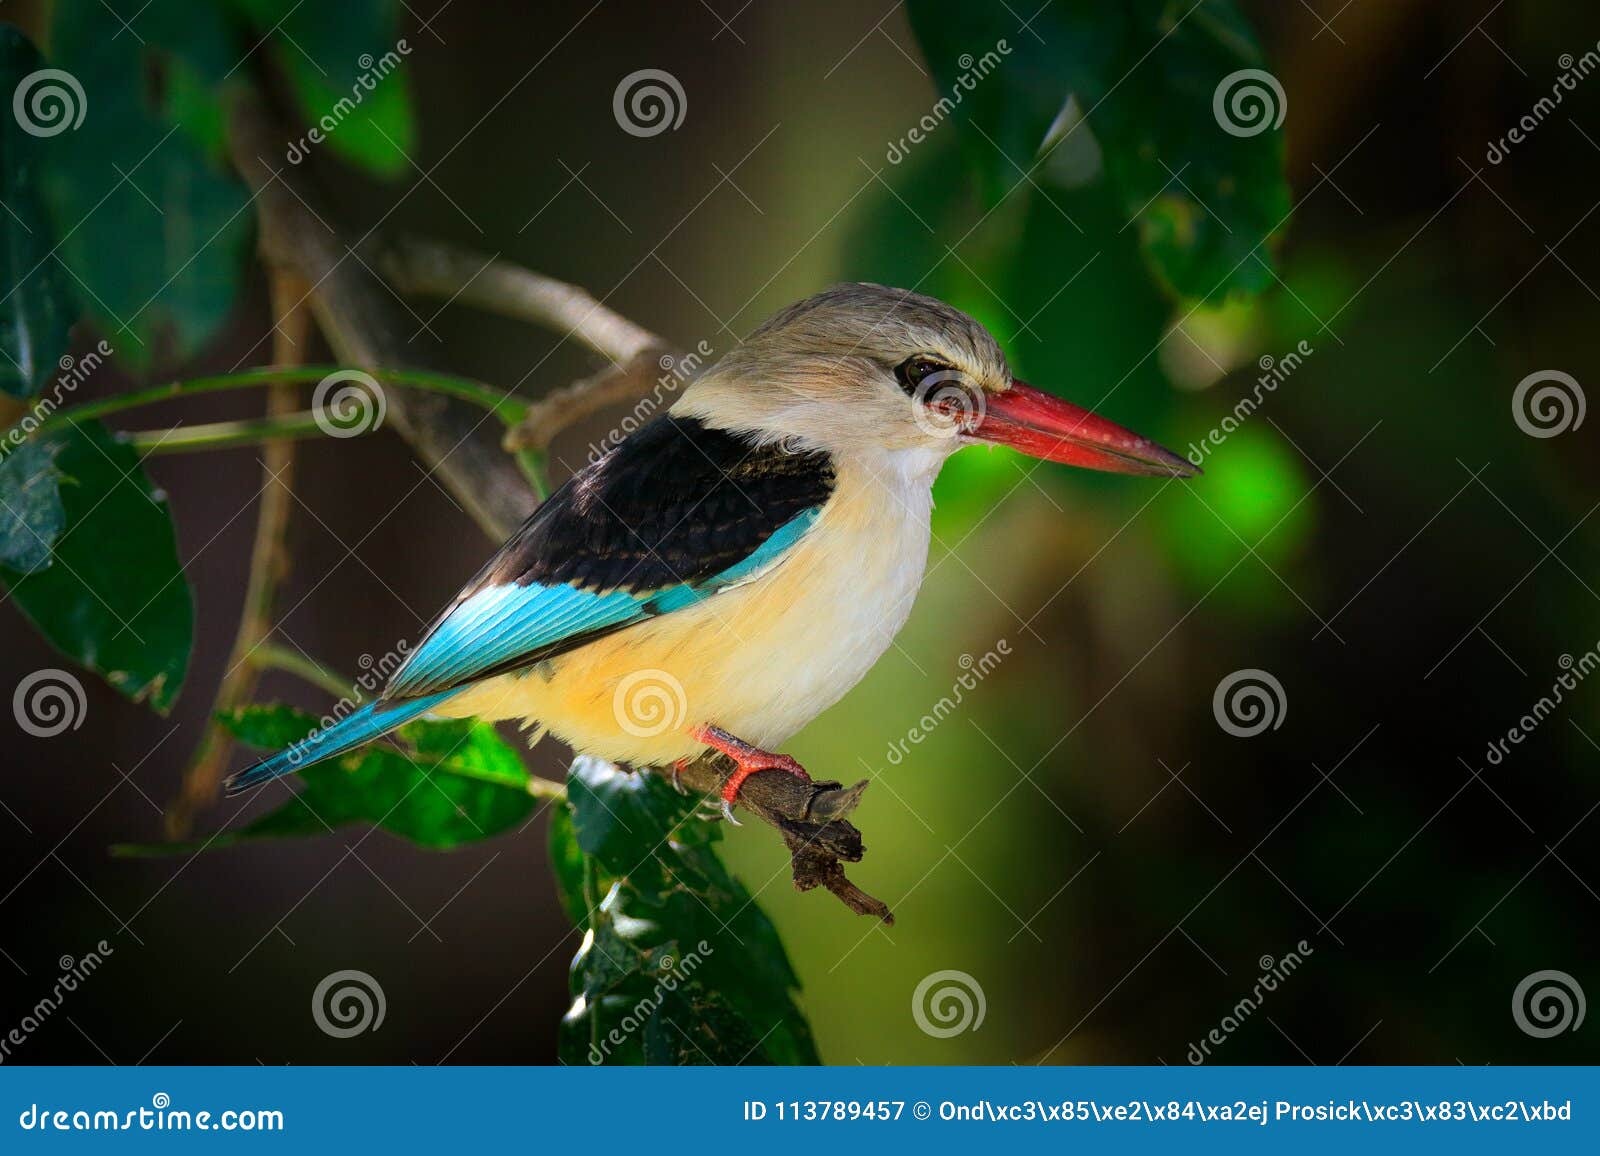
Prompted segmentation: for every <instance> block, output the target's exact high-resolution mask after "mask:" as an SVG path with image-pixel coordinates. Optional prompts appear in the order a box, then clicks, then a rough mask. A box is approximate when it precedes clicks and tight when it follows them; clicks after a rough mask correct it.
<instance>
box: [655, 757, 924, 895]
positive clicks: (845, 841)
mask: <svg viewBox="0 0 1600 1156" xmlns="http://www.w3.org/2000/svg"><path fill="white" fill-rule="evenodd" d="M732 773H733V761H732V760H731V759H729V758H728V757H727V756H725V755H720V754H716V753H715V752H708V753H707V754H706V755H704V756H702V757H701V758H699V759H696V760H695V761H694V762H692V763H690V764H689V765H688V766H686V767H684V768H683V770H682V771H681V772H680V774H679V778H680V780H681V781H682V782H683V784H684V786H686V787H688V788H689V789H690V790H693V791H698V792H700V793H702V794H705V795H708V796H712V795H716V794H717V793H718V792H720V791H721V790H722V785H723V784H724V783H725V782H727V780H728V776H729V775H730V774H732ZM866 789H867V781H866V780H865V779H863V780H862V781H861V782H859V783H857V784H856V785H855V786H853V787H846V786H844V785H843V784H842V783H837V782H803V781H801V780H800V779H798V778H796V777H795V776H793V775H789V774H785V773H783V772H781V771H763V772H761V773H759V774H755V775H751V776H750V777H749V778H748V779H746V780H745V783H744V786H742V787H740V788H739V805H740V806H741V807H743V808H745V809H746V810H747V811H749V812H750V813H751V814H753V815H755V816H756V818H758V819H760V820H761V821H762V822H763V823H768V824H770V825H771V826H773V827H775V828H777V830H778V833H779V834H780V835H782V836H783V841H784V843H785V844H786V845H787V846H788V848H789V855H790V858H791V869H792V872H793V875H794V885H795V889H796V890H797V891H810V890H811V889H812V888H813V887H818V886H821V887H826V888H827V889H828V890H829V891H831V892H832V893H833V894H834V895H836V896H837V897H838V898H839V901H840V902H841V903H843V904H844V905H845V906H846V907H848V908H849V909H850V910H851V911H854V912H855V913H856V914H857V915H871V916H874V917H876V918H878V919H881V920H883V922H885V923H889V924H892V923H893V922H894V915H893V914H892V913H891V912H890V910H889V906H888V904H886V903H884V902H883V901H882V900H881V899H875V898H873V897H872V896H871V895H868V894H867V893H866V892H865V891H863V890H861V889H860V888H859V887H857V886H856V885H855V884H854V883H852V882H850V880H849V879H847V878H846V877H845V873H844V866H843V864H844V863H859V862H861V857H862V856H863V855H865V854H866V848H865V847H864V846H863V845H862V843H861V832H860V831H858V830H856V828H855V826H854V825H853V824H852V823H849V822H847V821H846V816H847V815H849V814H850V812H852V811H854V810H855V808H856V805H857V804H858V803H860V802H861V795H862V793H863V792H864V791H866Z"/></svg>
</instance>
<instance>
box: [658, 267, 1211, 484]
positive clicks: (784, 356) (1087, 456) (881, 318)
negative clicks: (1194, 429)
mask: <svg viewBox="0 0 1600 1156" xmlns="http://www.w3.org/2000/svg"><path fill="white" fill-rule="evenodd" d="M673 412H674V413H676V414H678V415H680V416H693V417H698V418H700V419H702V420H704V421H706V422H708V423H709V424H712V425H715V426H718V427H720V428H724V429H735V430H742V431H746V432H748V433H751V434H753V435H755V436H756V437H758V438H759V439H760V440H762V441H780V440H781V441H786V442H788V443H791V444H797V445H800V446H804V447H807V448H817V449H823V450H826V451H828V452H829V453H831V454H835V455H840V456H844V457H872V456H876V455H881V454H885V453H890V454H894V453H897V452H900V453H904V454H905V455H907V456H908V457H910V458H912V459H915V460H918V461H923V462H925V463H927V465H929V466H930V467H931V468H932V469H934V470H936V469H937V467H938V464H939V463H941V462H942V461H943V460H944V458H945V457H947V456H948V455H949V454H950V453H952V452H954V451H955V450H957V449H960V448H961V447H962V446H966V445H973V444H979V443H989V444H994V445H1005V446H1010V447H1012V448H1013V449H1016V450H1020V451H1021V452H1023V453H1025V454H1029V455H1031V456H1033V457H1036V458H1043V459H1045V460H1047V461H1054V462H1066V463H1068V464H1070V465H1075V466H1085V467H1087V468H1089V469H1096V470H1111V471H1114V472H1117V473H1125V474H1150V475H1159V476H1177V477H1188V476H1191V475H1193V474H1195V473H1198V472H1199V471H1198V470H1197V469H1196V468H1195V467H1194V466H1192V465H1191V464H1190V463H1189V462H1187V461H1185V460H1184V459H1183V458H1181V457H1179V456H1178V455H1176V454H1174V453H1172V452H1171V451H1170V450H1167V449H1164V448H1162V447H1161V446H1159V445H1157V444H1156V443H1155V442H1152V441H1150V440H1149V439H1147V438H1143V437H1140V436H1139V435H1138V434H1135V433H1133V432H1132V431H1131V430H1127V429H1124V428H1123V427H1122V426H1120V425H1117V424H1115V423H1114V422H1110V421H1107V420H1106V419H1105V418H1102V417H1100V416H1098V415H1097V414H1094V413H1091V412H1090V411H1089V410H1087V409H1084V408H1082V407H1081V406H1077V405H1074V404H1072V403H1071V402H1069V401H1063V400H1062V399H1061V398H1058V397H1055V396H1053V395H1052V394H1048V393H1045V392H1044V391H1042V390H1038V389H1035V388H1034V387H1033V386H1031V385H1028V384H1027V383H1026V382H1023V381H1019V380H1017V379H1016V378H1014V377H1012V376H1011V371H1010V369H1009V367H1008V366H1007V365H1006V358H1005V354H1004V353H1003V352H1002V351H1001V349H1000V346H999V343H998V342H996V341H995V339H994V338H993V337H992V336H991V335H990V334H989V331H988V330H987V329H985V328H984V327H983V326H982V325H980V324H979V323H978V322H977V321H975V320H973V319H972V318H971V317H969V316H967V315H966V314H965V313H962V312H961V311H960V310H958V309H952V308H951V307H950V306H948V305H946V304H945V303H944V302H942V301H938V300H935V299H934V298H932V297H924V296H922V295H921V294H919V293H912V292H909V291H907V290H904V289H889V288H886V287H884V286H882V285H870V284H864V283H853V284H845V285H835V286H834V287H832V288H831V289H827V290H824V291H823V292H821V293H818V294H817V295H816V296H814V297H808V298H806V299H805V300H804V301H801V302H798V303H797V304H794V305H791V306H789V307H788V308H787V309H784V310H782V311H781V312H779V313H777V314H775V315H774V316H773V317H771V318H770V319H768V320H767V322H766V323H765V324H763V325H762V326H761V327H760V328H759V329H757V330H756V331H755V332H754V333H753V334H751V335H750V337H749V339H748V340H746V341H745V342H744V344H742V345H740V346H739V347H738V348H736V349H734V350H733V351H732V352H730V353H728V354H727V355H726V356H725V357H723V358H722V360H721V361H719V362H718V363H717V364H716V365H715V366H714V367H713V368H712V369H711V370H710V371H708V372H707V373H706V374H705V375H704V376H703V377H701V378H700V379H698V380H697V381H695V382H694V383H693V384H692V385H691V386H690V387H689V388H688V389H687V390H685V391H684V394H683V396H682V397H681V398H680V399H679V400H678V402H677V404H676V405H674V406H673Z"/></svg>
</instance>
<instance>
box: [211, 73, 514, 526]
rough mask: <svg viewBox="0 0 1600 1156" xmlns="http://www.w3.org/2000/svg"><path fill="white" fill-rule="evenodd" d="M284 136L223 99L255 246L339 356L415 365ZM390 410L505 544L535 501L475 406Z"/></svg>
mask: <svg viewBox="0 0 1600 1156" xmlns="http://www.w3.org/2000/svg"><path fill="white" fill-rule="evenodd" d="M284 139H285V134H284V132H283V130H282V126H281V125H280V124H278V123H277V121H276V120H275V119H274V117H273V116H272V114H271V113H270V112H269V111H268V110H267V107H266V105H265V103H264V102H263V100H262V98H261V96H260V95H259V94H257V93H255V92H252V91H249V90H247V89H241V90H239V91H237V92H234V93H232V94H231V96H230V98H229V101H228V143H229V148H230V151H231V153H232V156H233V162H234V167H235V168H237V169H238V170H239V172H240V174H241V175H242V176H243V177H244V179H245V182H246V183H247V184H248V185H249V186H250V189H251V192H252V194H253V195H254V200H255V206H256V216H257V220H258V221H259V222H260V226H261V248H262V252H263V254H264V255H265V256H266V258H267V259H268V260H269V261H270V262H272V263H273V264H275V265H279V266H281V267H284V268H289V269H294V270H295V271H296V272H298V273H299V274H300V276H301V277H303V278H304V279H305V281H306V282H307V283H308V284H309V285H310V286H311V287H312V288H311V289H310V291H309V295H308V297H307V300H306V304H307V305H308V306H310V308H311V310H312V312H313V313H314V314H315V315H316V318H317V322H318V324H319V326H320V327H321V329H322V332H323V334H324V336H326V337H327V339H328V344H330V345H331V346H332V347H333V351H334V353H335V354H336V355H337V357H338V359H339V361H341V362H343V363H344V364H346V365H353V366H359V367H361V368H363V369H367V370H369V371H370V370H373V369H377V368H379V367H389V368H394V367H400V366H416V365H418V364H419V361H420V359H421V356H422V355H421V353H420V352H419V349H418V346H417V345H416V344H414V343H411V342H408V341H407V340H406V336H405V335H406V333H407V331H408V327H407V326H406V325H405V324H404V320H405V319H404V318H402V317H401V316H400V315H399V314H398V305H397V303H396V302H395V301H394V300H393V297H392V295H391V294H390V292H389V290H388V289H387V288H385V287H384V285H383V283H382V282H381V281H380V280H379V279H378V277H377V276H376V274H374V273H372V272H371V271H370V270H369V269H368V268H367V267H366V265H364V264H363V263H362V262H361V261H360V260H358V259H356V258H355V257H354V256H353V255H352V252H351V249H350V247H349V244H348V243H347V241H346V239H345V238H344V237H343V236H341V235H340V234H339V233H337V232H336V231H335V230H334V228H333V226H331V225H330V224H329V223H328V216H327V214H326V212H325V211H324V209H322V208H319V207H317V206H318V204H319V202H320V201H321V198H320V197H319V196H318V195H317V193H316V191H315V190H314V189H312V188H311V187H310V186H309V185H308V183H307V182H306V179H305V174H304V173H303V172H302V171H301V170H299V169H295V168H293V167H291V166H282V165H275V164H274V163H272V162H271V161H269V160H268V158H275V157H277V156H279V155H281V150H282V148H283V141H284ZM389 413H390V417H391V420H392V421H393V422H394V425H395V428H396V430H398V431H399V433H400V434H401V436H402V437H404V438H405V439H406V440H407V441H408V442H410V443H411V447H412V448H413V449H414V450H415V451H416V453H417V455H418V456H419V457H421V458H422V461H423V463H424V464H425V465H426V466H427V467H428V469H429V471H430V472H431V473H434V474H435V475H437V477H438V478H439V480H440V481H441V482H442V483H443V485H444V486H445V488H446V489H448V490H449V491H450V494H451V496H452V497H454V498H455V500H456V501H457V502H459V503H460V504H461V506H462V508H463V509H465V510H466V511H467V512H468V513H469V514H470V515H471V516H472V518H473V520H474V521H476V522H477V523H478V524H479V525H480V526H482V527H483V529H484V532H485V533H486V534H488V535H489V536H490V537H491V538H493V539H494V540H495V541H496V542H501V541H504V540H505V539H506V538H507V537H509V536H510V535H511V532H512V531H513V530H515V529H516V528H517V526H519V525H520V524H521V523H522V521H523V520H524V519H525V518H526V517H527V516H528V515H529V514H531V513H532V512H533V510H534V507H535V506H537V505H538V498H537V497H536V496H535V495H534V493H533V490H532V489H531V487H530V486H529V485H528V482H527V480H526V479H525V478H524V477H523V475H522V472H521V470H519V469H518V467H517V463H516V462H515V461H514V460H513V459H512V458H511V457H510V455H508V454H506V453H504V452H503V451H502V450H501V449H500V447H499V446H498V445H496V444H495V439H496V437H497V436H498V435H499V433H500V430H499V429H498V428H497V427H498V423H492V424H490V426H489V428H488V429H487V430H484V429H483V428H481V427H482V426H483V424H484V422H483V415H482V414H481V413H480V412H478V411H477V410H475V409H472V408H469V407H467V406H465V405H462V404H461V403H460V402H457V401H454V400H452V399H450V398H445V397H440V396H438V395H436V394H421V393H415V392H412V391H408V390H403V389H402V390H395V391H393V396H391V397H390V398H389Z"/></svg>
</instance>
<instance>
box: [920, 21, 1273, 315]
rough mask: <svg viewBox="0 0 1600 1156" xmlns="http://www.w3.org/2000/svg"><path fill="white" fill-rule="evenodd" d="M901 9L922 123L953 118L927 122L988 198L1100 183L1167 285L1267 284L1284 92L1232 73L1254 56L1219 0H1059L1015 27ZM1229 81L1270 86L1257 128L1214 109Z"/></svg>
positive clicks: (1228, 91) (1250, 41)
mask: <svg viewBox="0 0 1600 1156" xmlns="http://www.w3.org/2000/svg"><path fill="white" fill-rule="evenodd" d="M908 9H909V12H910V16H911V24H912V27H913V29H915V31H916V34H917V37H918V39H919V40H920V41H921V43H922V45H923V49H924V52H925V54H926V56H927V58H928V63H929V65H930V66H931V67H932V69H933V73H934V76H935V78H936V80H937V83H938V85H939V88H940V91H941V93H942V99H943V101H944V104H943V105H942V108H943V112H942V113H940V114H939V115H937V116H936V117H935V118H934V119H935V121H936V122H938V121H942V120H943V119H944V117H948V118H950V119H951V120H954V121H959V122H962V123H961V124H960V125H959V126H958V127H956V128H953V129H950V128H937V127H936V128H935V129H933V130H930V131H942V132H951V131H956V132H962V133H963V134H964V135H965V137H966V138H967V139H965V140H964V146H965V147H966V149H967V151H968V154H969V156H970V157H971V158H972V161H973V163H974V164H975V166H976V168H977V170H978V172H979V174H980V178H981V185H982V187H983V188H984V190H985V192H986V195H987V197H988V199H989V201H990V203H991V204H993V203H997V202H998V201H999V200H1000V199H1001V198H1002V197H1004V196H1006V195H1007V194H1009V193H1011V192H1012V190H1013V189H1015V188H1016V186H1017V185H1018V184H1019V183H1021V182H1022V181H1023V180H1024V179H1025V178H1024V176H1023V174H1024V173H1027V174H1028V179H1031V180H1033V181H1034V182H1037V183H1044V182H1051V181H1053V182H1055V183H1056V184H1058V185H1063V186H1074V187H1075V186H1076V185H1078V184H1082V183H1085V182H1088V181H1094V180H1104V181H1106V182H1108V183H1109V184H1110V186H1111V187H1112V188H1114V189H1115V190H1116V194H1117V199H1118V202H1119V204H1120V208H1121V211H1122V214H1123V216H1124V219H1125V220H1137V221H1138V230H1139V236H1140V239H1141V242H1142V245H1143V249H1144V253H1145V256H1146V258H1147V260H1148V261H1149V263H1150V265H1151V268H1152V270H1153V271H1154V272H1155V274H1156V275H1157V276H1158V278H1159V279H1160V280H1161V281H1162V282H1163V283H1164V284H1165V285H1167V286H1168V288H1170V289H1171V290H1172V291H1174V292H1176V293H1179V294H1182V295H1184V296H1186V297H1194V298H1201V299H1210V298H1221V297H1223V296H1226V295H1227V293H1228V292H1230V291H1232V290H1244V291H1252V292H1253V291H1258V290H1260V289H1262V288H1264V287H1265V286H1266V285H1267V284H1269V283H1270V281H1271V279H1272V276H1273V273H1272V267H1271V261H1272V256H1271V253H1270V252H1269V251H1268V246H1267V244H1266V242H1267V241H1268V239H1269V237H1270V235H1271V234H1272V232H1273V231H1274V230H1275V229H1276V228H1277V226H1278V225H1279V224H1280V223H1281V222H1282V220H1283V219H1284V217H1285V216H1286V215H1287V214H1288V209H1289V192H1288V186H1287V184H1286V182H1285V179H1284V175H1283V158H1284V143H1283V131H1282V129H1281V127H1267V124H1268V123H1272V122H1275V121H1276V119H1277V114H1278V112H1279V110H1280V109H1282V108H1283V101H1282V99H1281V96H1280V95H1279V93H1281V88H1280V89H1279V92H1278V93H1273V92H1271V91H1270V89H1269V87H1268V86H1267V85H1266V84H1265V83H1264V82H1262V81H1260V80H1259V79H1257V80H1252V79H1251V78H1248V77H1246V78H1238V79H1235V78H1234V74H1236V73H1239V72H1241V71H1242V70H1247V69H1248V70H1262V69H1263V58H1262V54H1261V50H1260V47H1259V45H1258V44H1257V42H1256V40H1255V38H1254V35H1253V34H1252V32H1251V30H1250V27H1249V25H1248V23H1247V22H1246V21H1245V19H1244V18H1243V17H1242V16H1241V15H1240V14H1239V12H1238V10H1237V8H1236V7H1235V5H1234V3H1233V2H1232V0H1199V2H1198V3H1197V4H1190V3H1188V2H1187V0H1184V2H1182V3H1179V2H1177V0H1127V2H1126V3H1110V2H1109V0H1056V2H1055V3H1053V4H1051V5H1048V6H1047V7H1046V8H1045V9H1043V10H1042V11H1041V12H1040V13H1038V14H1037V15H1036V16H1035V17H1034V18H1033V19H1032V22H1031V23H1030V25H1029V28H1028V29H1021V28H1019V27H1018V24H1019V20H1018V18H1017V17H1015V16H1014V15H1012V14H1011V13H1010V12H1009V11H1008V10H1007V9H1006V8H1005V6H1004V5H987V4H967V3H962V2H961V0H909V3H908ZM1225 80H1230V81H1231V83H1229V84H1227V85H1226V86H1224V81H1225ZM1273 83H1276V81H1275V80H1274V81H1273ZM1241 85H1246V86H1251V85H1254V86H1255V88H1256V90H1257V91H1259V92H1261V93H1264V94H1266V95H1267V98H1268V102H1269V107H1267V108H1266V109H1265V110H1264V111H1265V114H1266V117H1267V122H1264V123H1263V124H1262V131H1259V132H1257V131H1254V129H1255V127H1256V124H1255V122H1253V121H1252V120H1251V119H1250V117H1249V115H1248V112H1249V110H1248V109H1246V114H1245V115H1243V116H1241V115H1238V113H1237V112H1236V111H1227V113H1226V115H1220V116H1219V114H1218V113H1217V112H1216V111H1214V100H1215V99H1216V98H1217V97H1218V95H1219V90H1220V92H1221V96H1222V99H1223V102H1224V103H1223V108H1224V109H1225V110H1232V108H1233V106H1232V105H1231V104H1230V103H1229V101H1230V98H1231V97H1233V96H1234V95H1235V94H1236V93H1238V92H1240V91H1241V89H1240V86H1241ZM1069 98H1071V103H1070V104H1069ZM1257 111H1261V110H1260V109H1259V106H1258V110H1257ZM1225 122H1226V123H1225ZM1230 125H1231V126H1232V127H1233V128H1234V129H1235V131H1229V126H1230ZM986 138H987V139H986ZM1041 152H1043V153H1044V154H1045V155H1044V156H1041ZM1097 167H1098V168H1099V170H1100V171H1099V172H1097V171H1096V169H1097ZM1031 192H1032V190H1031V189H1024V190H1022V194H1028V193H1031ZM1034 195H1039V194H1034Z"/></svg>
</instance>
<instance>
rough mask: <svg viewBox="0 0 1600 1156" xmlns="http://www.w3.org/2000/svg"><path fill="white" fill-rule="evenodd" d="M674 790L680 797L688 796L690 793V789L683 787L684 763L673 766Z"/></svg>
mask: <svg viewBox="0 0 1600 1156" xmlns="http://www.w3.org/2000/svg"><path fill="white" fill-rule="evenodd" d="M672 789H673V790H674V791H677V792H678V794H680V795H687V794H688V793H689V791H688V788H686V787H685V786H684V785H683V764H682V763H673V764H672Z"/></svg>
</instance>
